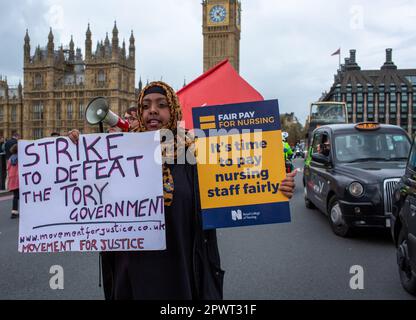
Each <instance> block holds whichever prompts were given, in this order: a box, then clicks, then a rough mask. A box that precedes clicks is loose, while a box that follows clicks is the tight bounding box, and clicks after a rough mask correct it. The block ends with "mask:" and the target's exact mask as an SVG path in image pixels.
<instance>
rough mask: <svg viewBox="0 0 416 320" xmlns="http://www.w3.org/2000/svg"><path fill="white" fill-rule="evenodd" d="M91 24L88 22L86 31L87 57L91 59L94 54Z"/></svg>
mask: <svg viewBox="0 0 416 320" xmlns="http://www.w3.org/2000/svg"><path fill="white" fill-rule="evenodd" d="M91 35H92V34H91V30H90V24H89V23H88V28H87V32H86V33H85V36H86V37H85V59H86V60H90V59H91V56H92V40H91Z"/></svg>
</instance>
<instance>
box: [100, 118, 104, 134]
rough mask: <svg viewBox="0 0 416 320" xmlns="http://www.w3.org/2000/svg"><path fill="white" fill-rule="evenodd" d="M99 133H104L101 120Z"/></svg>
mask: <svg viewBox="0 0 416 320" xmlns="http://www.w3.org/2000/svg"><path fill="white" fill-rule="evenodd" d="M100 133H104V125H103V122H102V121H100Z"/></svg>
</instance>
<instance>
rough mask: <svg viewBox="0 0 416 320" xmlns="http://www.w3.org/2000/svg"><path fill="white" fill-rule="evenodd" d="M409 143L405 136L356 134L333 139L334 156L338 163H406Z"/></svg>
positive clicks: (379, 133)
mask: <svg viewBox="0 0 416 320" xmlns="http://www.w3.org/2000/svg"><path fill="white" fill-rule="evenodd" d="M409 150H410V141H409V139H408V138H407V136H406V135H405V134H400V133H383V132H380V131H374V132H358V133H355V132H354V133H351V134H342V135H338V136H336V137H335V155H336V158H337V160H338V161H340V162H350V163H352V162H361V161H362V162H364V161H378V160H380V161H406V160H407V157H408V155H409Z"/></svg>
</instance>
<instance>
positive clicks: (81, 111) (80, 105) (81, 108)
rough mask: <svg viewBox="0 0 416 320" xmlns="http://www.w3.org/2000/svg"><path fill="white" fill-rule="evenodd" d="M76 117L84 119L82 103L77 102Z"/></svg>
mask: <svg viewBox="0 0 416 320" xmlns="http://www.w3.org/2000/svg"><path fill="white" fill-rule="evenodd" d="M78 119H79V120H84V105H83V104H82V103H80V104H79V113H78Z"/></svg>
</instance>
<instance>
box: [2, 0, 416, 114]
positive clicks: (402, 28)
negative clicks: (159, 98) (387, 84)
mask: <svg viewBox="0 0 416 320" xmlns="http://www.w3.org/2000/svg"><path fill="white" fill-rule="evenodd" d="M201 2H202V1H201V0H152V1H148V0H146V1H145V0H107V1H104V0H101V1H98V0H14V1H10V0H7V1H6V0H0V5H1V6H0V8H1V11H0V24H1V27H0V41H1V42H0V74H2V75H6V76H8V79H9V84H17V83H18V82H19V79H22V77H23V70H22V69H23V38H24V35H25V30H26V29H28V30H29V35H30V39H31V48H32V54H33V52H34V48H35V47H36V46H37V45H38V44H39V45H41V46H42V47H44V46H46V44H47V37H48V33H49V27H52V30H53V33H54V36H55V46H56V47H57V46H58V45H60V44H61V43H62V44H64V45H67V44H68V43H69V40H70V37H71V35H73V37H74V42H75V46H76V47H80V48H81V49H82V53H83V54H84V52H85V31H86V29H87V24H88V23H90V26H91V31H92V37H93V49H94V50H95V46H96V42H97V41H98V40H104V38H105V33H106V32H108V33H109V36H110V40H111V31H112V29H113V25H114V21H115V20H116V21H117V26H118V29H119V38H120V40H121V41H122V39H123V38H125V40H126V43H127V47H128V39H129V37H130V32H131V30H133V32H134V35H135V38H136V83H137V82H138V81H139V77H140V76H141V78H142V80H143V81H144V82H145V81H146V80H147V79H149V80H159V79H160V78H161V77H163V80H164V81H166V82H168V83H169V84H171V85H172V86H173V87H174V88H176V89H179V88H180V87H181V86H182V84H183V81H184V78H186V81H187V82H188V83H189V82H190V81H191V80H193V79H195V78H196V77H197V76H199V75H200V74H201V73H202V44H203V41H202V8H201ZM242 10H243V11H242V34H241V49H240V51H241V57H240V60H241V61H240V74H241V75H242V76H243V77H244V78H245V79H246V80H247V81H248V82H249V83H250V84H251V85H252V86H253V87H255V88H256V89H257V90H258V91H259V92H260V93H261V94H262V95H263V96H264V97H265V98H266V99H275V98H278V99H279V101H280V109H281V112H291V111H294V112H295V114H296V116H298V118H299V119H300V120H301V121H302V122H303V121H304V120H305V118H306V115H307V114H308V108H309V106H308V105H309V103H310V102H312V101H315V100H317V99H318V98H319V97H320V96H321V93H322V92H323V91H326V90H329V88H330V87H331V84H332V83H333V76H334V74H335V73H336V70H337V68H338V57H337V56H334V57H331V54H332V53H333V52H335V51H336V50H337V49H338V48H339V47H341V50H342V60H344V58H345V57H347V56H349V50H350V49H356V50H357V62H358V63H359V65H360V66H361V67H362V69H378V68H380V66H381V65H382V64H383V63H384V61H385V49H386V48H393V61H394V62H395V63H396V65H398V67H399V68H416V1H414V0H395V1H391V0H377V1H376V0H365V1H363V0H356V1H349V0H336V1H330V0H291V1H283V0H242Z"/></svg>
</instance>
